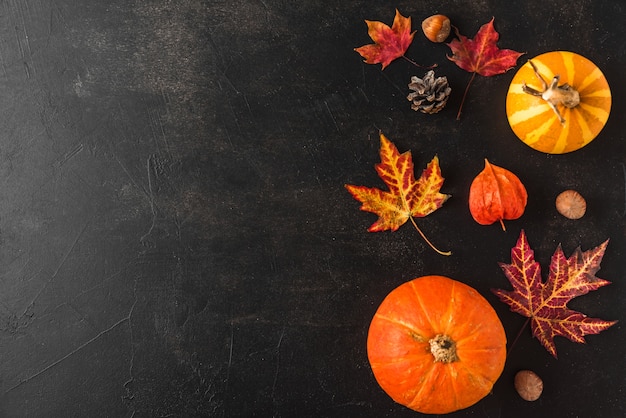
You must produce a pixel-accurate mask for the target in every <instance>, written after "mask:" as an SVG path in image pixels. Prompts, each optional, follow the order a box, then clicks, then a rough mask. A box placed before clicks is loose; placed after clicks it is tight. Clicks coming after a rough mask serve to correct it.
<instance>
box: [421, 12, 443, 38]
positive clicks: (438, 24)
mask: <svg viewBox="0 0 626 418" xmlns="http://www.w3.org/2000/svg"><path fill="white" fill-rule="evenodd" d="M422 31H423V32H424V35H426V37H427V38H428V39H429V40H430V41H432V42H443V41H445V40H446V39H447V38H448V36H449V35H450V19H448V17H447V16H444V15H433V16H431V17H428V18H426V19H424V21H423V22H422Z"/></svg>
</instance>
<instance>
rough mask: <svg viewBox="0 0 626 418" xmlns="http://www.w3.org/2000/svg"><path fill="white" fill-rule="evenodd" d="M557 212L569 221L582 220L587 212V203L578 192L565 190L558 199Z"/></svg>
mask: <svg viewBox="0 0 626 418" xmlns="http://www.w3.org/2000/svg"><path fill="white" fill-rule="evenodd" d="M556 210H558V211H559V213H560V214H561V215H563V216H565V217H566V218H568V219H580V218H582V217H583V215H584V214H585V211H586V210H587V202H585V198H584V197H582V196H581V195H580V193H578V192H577V191H576V190H565V191H564V192H563V193H561V194H560V195H558V196H557V197H556Z"/></svg>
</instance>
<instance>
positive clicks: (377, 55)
mask: <svg viewBox="0 0 626 418" xmlns="http://www.w3.org/2000/svg"><path fill="white" fill-rule="evenodd" d="M365 23H366V24H367V33H368V35H369V36H370V38H372V40H373V41H374V43H373V44H369V45H363V46H361V47H359V48H355V49H354V50H355V51H356V52H358V53H359V54H361V56H362V57H363V58H365V62H366V63H367V64H379V63H380V64H382V66H383V68H382V69H383V70H384V69H385V67H386V66H388V65H389V64H390V63H391V61H393V60H395V59H397V58H400V57H402V56H404V53H405V52H406V50H407V49H408V48H409V46H410V45H411V42H413V36H414V35H415V31H413V32H411V18H410V17H404V16H402V15H401V14H400V12H399V11H398V10H397V9H396V16H395V17H394V19H393V24H392V25H391V27H389V26H388V25H386V24H385V23H383V22H378V21H372V20H366V21H365Z"/></svg>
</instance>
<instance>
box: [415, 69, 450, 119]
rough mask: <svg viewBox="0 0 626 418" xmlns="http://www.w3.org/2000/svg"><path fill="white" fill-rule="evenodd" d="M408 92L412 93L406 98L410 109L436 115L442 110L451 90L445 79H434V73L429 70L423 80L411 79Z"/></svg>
mask: <svg viewBox="0 0 626 418" xmlns="http://www.w3.org/2000/svg"><path fill="white" fill-rule="evenodd" d="M409 90H413V92H412V93H409V95H408V96H407V97H406V98H407V99H408V100H409V101H410V102H413V103H412V104H411V109H413V110H415V111H416V112H417V111H418V110H419V111H420V112H422V113H437V112H439V111H440V110H441V109H443V108H444V106H445V105H446V102H447V101H448V97H450V92H451V91H452V89H451V88H450V87H449V86H448V79H447V78H446V77H437V78H435V72H434V71H433V70H430V71H428V72H427V73H426V75H425V76H424V79H421V78H417V77H416V76H412V77H411V82H410V83H409Z"/></svg>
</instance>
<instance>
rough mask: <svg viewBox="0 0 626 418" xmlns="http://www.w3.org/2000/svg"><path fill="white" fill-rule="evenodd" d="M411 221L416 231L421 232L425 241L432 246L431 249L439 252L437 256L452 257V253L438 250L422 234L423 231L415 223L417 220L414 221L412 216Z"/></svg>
mask: <svg viewBox="0 0 626 418" xmlns="http://www.w3.org/2000/svg"><path fill="white" fill-rule="evenodd" d="M409 219H410V220H411V223H412V224H413V226H414V227H415V229H416V230H417V232H419V234H420V235H421V236H422V238H423V239H424V241H426V244H428V245H429V246H430V248H432V249H433V250H435V251H436V252H437V254H441V255H452V251H441V250H440V249H438V248H437V247H435V246H434V245H433V243H432V242H430V241H429V240H428V238H426V235H424V233H423V232H422V230H421V229H420V228H419V227H418V226H417V223H416V222H415V219H413V217H412V216H409Z"/></svg>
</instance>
